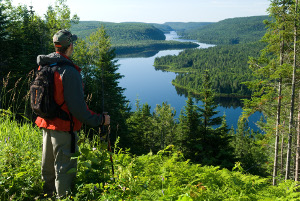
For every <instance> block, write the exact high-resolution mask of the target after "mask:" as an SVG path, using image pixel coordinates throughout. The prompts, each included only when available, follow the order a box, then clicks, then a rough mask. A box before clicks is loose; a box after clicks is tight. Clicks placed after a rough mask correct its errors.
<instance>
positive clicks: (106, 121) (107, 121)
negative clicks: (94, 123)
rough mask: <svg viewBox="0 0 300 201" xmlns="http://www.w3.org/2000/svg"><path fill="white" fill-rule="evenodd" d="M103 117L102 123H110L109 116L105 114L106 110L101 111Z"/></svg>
mask: <svg viewBox="0 0 300 201" xmlns="http://www.w3.org/2000/svg"><path fill="white" fill-rule="evenodd" d="M102 117H103V118H104V119H103V121H104V125H105V126H107V125H109V124H110V116H109V115H108V114H107V112H103V116H102Z"/></svg>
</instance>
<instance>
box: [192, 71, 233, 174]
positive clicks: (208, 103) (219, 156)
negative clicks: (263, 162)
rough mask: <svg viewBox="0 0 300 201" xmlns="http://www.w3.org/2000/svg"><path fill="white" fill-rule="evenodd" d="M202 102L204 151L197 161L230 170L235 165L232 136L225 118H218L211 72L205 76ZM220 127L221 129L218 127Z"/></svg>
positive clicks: (197, 156)
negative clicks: (231, 142) (231, 143)
mask: <svg viewBox="0 0 300 201" xmlns="http://www.w3.org/2000/svg"><path fill="white" fill-rule="evenodd" d="M203 77H204V78H203V80H204V82H203V85H202V87H203V88H202V93H201V95H202V96H201V97H202V102H203V105H202V107H201V108H199V110H200V119H201V122H202V123H201V126H200V136H201V138H200V139H201V144H202V147H203V150H202V151H201V152H199V153H198V154H197V155H196V160H197V161H202V163H204V164H207V165H221V166H222V167H227V168H230V167H232V165H233V155H232V153H233V150H231V148H230V146H229V142H230V138H231V137H230V136H229V135H228V132H229V129H228V128H227V124H226V120H225V116H224V117H222V116H218V117H216V116H215V115H217V114H218V113H219V112H218V111H217V110H216V109H217V107H218V105H217V104H215V102H214V93H213V91H212V89H211V82H210V76H209V71H208V70H206V71H205V72H204V74H203ZM217 126H219V127H217ZM216 127H217V128H216Z"/></svg>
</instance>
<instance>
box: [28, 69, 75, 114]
mask: <svg viewBox="0 0 300 201" xmlns="http://www.w3.org/2000/svg"><path fill="white" fill-rule="evenodd" d="M62 64H63V63H54V64H51V65H46V66H40V69H39V70H38V71H37V72H36V76H35V79H34V80H33V82H32V83H31V86H30V99H31V108H32V110H33V112H34V113H35V114H36V115H38V116H39V117H42V118H44V119H53V118H55V117H58V118H61V119H63V120H70V117H69V114H68V113H67V112H65V111H63V110H62V109H61V106H62V105H63V104H65V102H64V103H63V104H61V105H58V104H57V103H56V102H55V100H54V72H55V71H57V69H58V68H59V65H60V66H61V65H62Z"/></svg>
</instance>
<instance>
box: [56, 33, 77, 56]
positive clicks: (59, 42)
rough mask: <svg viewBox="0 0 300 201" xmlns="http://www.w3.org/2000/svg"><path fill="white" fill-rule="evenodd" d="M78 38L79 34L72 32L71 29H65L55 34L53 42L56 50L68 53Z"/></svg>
mask: <svg viewBox="0 0 300 201" xmlns="http://www.w3.org/2000/svg"><path fill="white" fill-rule="evenodd" d="M76 40H77V36H76V35H74V34H71V32H70V31H68V30H66V29H63V30H60V31H58V32H57V33H56V34H54V36H53V43H54V47H55V51H57V52H59V53H62V54H66V53H67V50H68V49H69V48H72V47H73V46H72V44H73V42H74V41H76Z"/></svg>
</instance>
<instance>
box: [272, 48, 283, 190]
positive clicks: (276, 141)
mask: <svg viewBox="0 0 300 201" xmlns="http://www.w3.org/2000/svg"><path fill="white" fill-rule="evenodd" d="M282 49H283V48H282ZM282 55H283V54H281V56H280V63H281V61H282V59H281V58H282ZM281 65H282V64H281ZM281 80H282V79H281V78H280V79H279V82H278V104H277V119H276V137H275V154H274V166H273V186H275V185H276V177H277V166H278V143H279V126H280V111H281Z"/></svg>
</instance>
